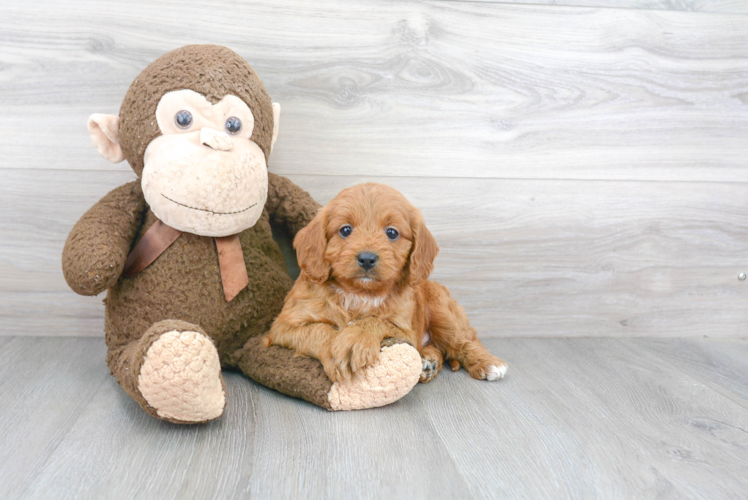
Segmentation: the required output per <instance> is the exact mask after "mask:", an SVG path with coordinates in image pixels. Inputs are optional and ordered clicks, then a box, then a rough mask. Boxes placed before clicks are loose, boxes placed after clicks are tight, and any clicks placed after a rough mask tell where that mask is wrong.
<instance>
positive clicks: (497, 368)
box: [486, 361, 508, 382]
mask: <svg viewBox="0 0 748 500" xmlns="http://www.w3.org/2000/svg"><path fill="white" fill-rule="evenodd" d="M507 368H508V367H507V365H506V363H504V362H503V361H502V362H501V364H498V365H489V366H488V368H487V369H486V380H488V381H489V382H493V381H494V380H499V379H500V378H504V375H506V370H507Z"/></svg>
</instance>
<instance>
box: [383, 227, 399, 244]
mask: <svg viewBox="0 0 748 500" xmlns="http://www.w3.org/2000/svg"><path fill="white" fill-rule="evenodd" d="M385 233H387V237H388V238H389V239H390V240H392V241H395V240H396V239H397V237H398V236H400V233H398V232H397V229H395V228H394V227H388V228H387V229H386V230H385Z"/></svg>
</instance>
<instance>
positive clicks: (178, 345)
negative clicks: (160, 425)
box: [138, 322, 226, 423]
mask: <svg viewBox="0 0 748 500" xmlns="http://www.w3.org/2000/svg"><path fill="white" fill-rule="evenodd" d="M180 323H181V322H180ZM154 326H156V325H154ZM138 389H139V390H140V393H141V394H142V395H143V397H144V398H145V400H146V402H147V403H148V406H150V407H152V408H153V409H154V410H155V411H156V413H157V414H158V416H159V417H161V418H164V419H167V420H171V421H172V422H179V423H197V422H205V421H208V420H212V419H214V418H218V417H220V416H221V414H222V413H223V409H224V407H225V406H226V394H225V386H224V382H223V377H222V376H221V363H220V361H219V358H218V351H216V347H215V346H214V345H213V342H212V341H211V340H210V339H209V338H208V337H207V336H206V335H205V334H203V333H201V332H197V331H191V330H184V329H183V328H180V329H174V330H169V331H166V332H164V333H161V335H160V336H159V337H158V339H157V340H155V341H154V342H153V343H152V344H151V346H150V347H149V348H148V350H147V351H146V354H145V356H144V358H143V365H142V367H141V368H140V375H139V376H138Z"/></svg>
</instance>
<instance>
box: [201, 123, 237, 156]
mask: <svg viewBox="0 0 748 500" xmlns="http://www.w3.org/2000/svg"><path fill="white" fill-rule="evenodd" d="M200 144H202V145H203V146H208V147H209V148H213V149H216V150H218V151H230V150H231V148H233V147H234V143H233V142H232V141H231V137H229V134H227V133H225V132H219V131H218V130H216V129H212V128H210V127H203V128H202V129H200Z"/></svg>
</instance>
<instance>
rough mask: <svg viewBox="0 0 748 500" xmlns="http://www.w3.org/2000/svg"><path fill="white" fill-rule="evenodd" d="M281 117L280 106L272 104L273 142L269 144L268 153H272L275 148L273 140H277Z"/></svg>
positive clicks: (275, 103)
mask: <svg viewBox="0 0 748 500" xmlns="http://www.w3.org/2000/svg"><path fill="white" fill-rule="evenodd" d="M280 117H281V105H280V104H278V103H277V102H274V103H273V140H272V141H271V142H270V151H271V152H272V151H273V146H275V140H276V139H277V138H278V125H279V124H280Z"/></svg>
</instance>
